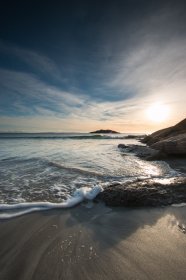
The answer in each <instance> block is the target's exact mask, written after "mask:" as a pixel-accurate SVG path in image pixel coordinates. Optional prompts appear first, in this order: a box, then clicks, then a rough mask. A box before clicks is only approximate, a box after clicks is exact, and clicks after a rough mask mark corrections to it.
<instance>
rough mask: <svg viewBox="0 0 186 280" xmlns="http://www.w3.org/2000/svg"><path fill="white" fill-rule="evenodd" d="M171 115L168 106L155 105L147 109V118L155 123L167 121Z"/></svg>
mask: <svg viewBox="0 0 186 280" xmlns="http://www.w3.org/2000/svg"><path fill="white" fill-rule="evenodd" d="M169 113H170V108H169V106H168V105H165V104H162V103H154V104H152V105H151V106H150V107H149V108H148V109H147V116H148V118H149V119H150V120H151V121H153V122H163V121H165V120H166V119H167V118H168V116H169Z"/></svg>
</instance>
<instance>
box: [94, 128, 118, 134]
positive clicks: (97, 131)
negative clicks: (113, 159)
mask: <svg viewBox="0 0 186 280" xmlns="http://www.w3.org/2000/svg"><path fill="white" fill-rule="evenodd" d="M90 133H106V134H107V133H114V134H116V133H117V134H119V132H117V131H114V130H110V129H100V130H96V131H92V132H90Z"/></svg>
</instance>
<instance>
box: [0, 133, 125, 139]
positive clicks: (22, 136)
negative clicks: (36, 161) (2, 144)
mask: <svg viewBox="0 0 186 280" xmlns="http://www.w3.org/2000/svg"><path fill="white" fill-rule="evenodd" d="M128 137H130V135H127V136H115V135H103V134H96V135H74V136H73V135H61V134H60V135H52V134H48V135H42V134H6V135H2V134H0V140H2V139H63V140H65V139H72V140H73V139H74V140H86V139H97V140H99V139H100V140H101V139H128Z"/></svg>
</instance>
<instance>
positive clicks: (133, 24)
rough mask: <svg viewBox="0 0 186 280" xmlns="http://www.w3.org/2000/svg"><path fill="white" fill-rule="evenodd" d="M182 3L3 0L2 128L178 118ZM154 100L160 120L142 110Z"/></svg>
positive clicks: (183, 54)
mask: <svg viewBox="0 0 186 280" xmlns="http://www.w3.org/2000/svg"><path fill="white" fill-rule="evenodd" d="M100 2H101V3H100ZM162 2H163V3H162ZM185 8H186V7H185V5H184V1H142V0H141V1H137V0H130V1H125V0H123V1H117V0H116V1H41V0H38V1H29V2H28V1H6V4H5V3H4V4H2V7H1V10H0V26H1V33H0V131H29V132H32V131H82V132H83V131H84V132H86V131H90V130H94V129H99V128H111V129H116V130H119V131H124V132H143V131H144V132H146V131H147V132H148V131H153V130H155V129H157V128H161V127H164V126H167V125H172V124H174V123H176V122H177V121H179V120H181V119H182V118H184V117H185V104H186V93H185V92H186V85H185V74H186V28H185V27H186V19H185V12H186V9H185ZM156 102H161V103H162V104H164V105H165V106H168V107H169V109H170V115H169V118H167V119H166V120H165V121H164V122H161V123H156V122H152V121H151V120H150V119H148V117H147V115H146V110H147V109H148V108H149V107H150V106H152V105H153V104H154V103H156ZM157 113H158V112H157Z"/></svg>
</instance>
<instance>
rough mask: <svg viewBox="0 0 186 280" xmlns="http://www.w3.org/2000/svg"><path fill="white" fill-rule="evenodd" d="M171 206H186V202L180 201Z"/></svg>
mask: <svg viewBox="0 0 186 280" xmlns="http://www.w3.org/2000/svg"><path fill="white" fill-rule="evenodd" d="M171 206H173V207H184V206H186V203H184V202H183V203H178V204H172V205H171Z"/></svg>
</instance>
